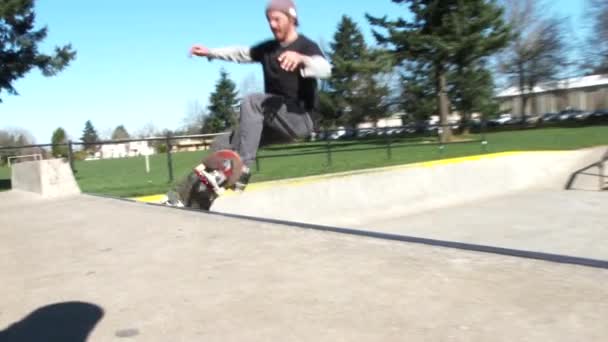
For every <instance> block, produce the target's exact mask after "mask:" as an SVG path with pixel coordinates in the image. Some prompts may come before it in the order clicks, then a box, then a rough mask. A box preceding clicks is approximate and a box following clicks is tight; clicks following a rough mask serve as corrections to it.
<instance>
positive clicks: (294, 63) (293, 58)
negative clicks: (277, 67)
mask: <svg viewBox="0 0 608 342" xmlns="http://www.w3.org/2000/svg"><path fill="white" fill-rule="evenodd" d="M304 58H305V57H304V55H301V54H299V53H297V52H295V51H285V52H283V53H282V54H281V55H280V56H279V63H280V64H281V68H283V70H285V71H294V70H296V69H297V68H299V67H300V66H301V65H302V64H303V63H304Z"/></svg>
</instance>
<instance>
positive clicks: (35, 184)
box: [11, 159, 80, 198]
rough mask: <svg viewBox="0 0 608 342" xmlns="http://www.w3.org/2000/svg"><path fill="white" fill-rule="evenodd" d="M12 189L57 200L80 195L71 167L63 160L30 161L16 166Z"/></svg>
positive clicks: (14, 166) (13, 170)
mask: <svg viewBox="0 0 608 342" xmlns="http://www.w3.org/2000/svg"><path fill="white" fill-rule="evenodd" d="M11 183H12V189H13V190H16V191H25V192H29V193H34V194H38V195H40V196H41V197H43V198H57V197H64V196H71V195H75V194H79V193H80V188H79V187H78V184H77V183H76V180H75V179H74V174H73V173H72V170H71V168H70V165H69V164H68V163H67V162H65V161H64V160H62V159H49V160H37V161H28V162H23V163H18V164H14V165H13V166H12V174H11Z"/></svg>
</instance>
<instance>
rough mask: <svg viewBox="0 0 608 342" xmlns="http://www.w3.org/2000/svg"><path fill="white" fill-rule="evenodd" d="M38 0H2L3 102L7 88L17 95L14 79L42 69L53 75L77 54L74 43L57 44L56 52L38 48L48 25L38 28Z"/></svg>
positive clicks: (0, 65) (0, 71)
mask: <svg viewBox="0 0 608 342" xmlns="http://www.w3.org/2000/svg"><path fill="white" fill-rule="evenodd" d="M35 18H36V15H35V13H34V0H3V1H0V102H2V99H1V95H2V92H3V91H6V92H8V93H9V94H12V95H16V94H17V90H16V89H15V88H14V87H13V82H14V81H15V80H17V79H19V78H22V77H23V76H25V75H26V74H27V73H28V72H29V71H30V70H32V69H33V68H38V69H39V70H40V71H41V72H42V74H43V75H44V76H53V75H55V74H57V73H58V72H60V71H61V70H63V69H64V68H65V67H66V66H67V65H68V64H69V63H70V61H72V60H73V59H74V58H75V57H76V52H75V51H74V50H72V47H71V45H66V46H63V47H56V48H55V52H54V54H52V55H46V54H43V53H40V52H39V51H38V45H39V44H40V43H42V41H43V40H44V39H45V38H46V35H47V28H46V27H43V28H41V29H35V28H34V23H35Z"/></svg>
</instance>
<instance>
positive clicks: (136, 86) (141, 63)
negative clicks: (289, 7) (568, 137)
mask: <svg viewBox="0 0 608 342" xmlns="http://www.w3.org/2000/svg"><path fill="white" fill-rule="evenodd" d="M266 2H267V0H232V1H209V0H176V1H159V0H126V1H125V0H86V1H83V0H38V1H37V3H36V12H37V24H38V26H42V25H47V26H48V28H49V35H48V37H47V39H46V41H45V43H44V44H43V46H42V50H43V51H49V52H50V51H51V49H52V47H53V46H56V45H63V44H65V43H71V44H72V45H73V46H74V48H75V49H76V50H77V51H78V56H77V59H76V60H75V61H74V62H73V63H72V64H71V66H70V67H69V68H68V69H66V70H65V71H64V72H62V73H61V74H59V75H58V76H55V77H52V78H44V77H42V76H41V75H40V73H39V72H38V71H33V72H31V73H30V74H28V75H27V76H26V77H25V78H23V79H20V80H18V81H17V82H15V84H14V86H15V88H17V90H18V91H19V93H20V95H19V96H9V95H6V94H4V95H3V101H4V102H3V103H1V104H0V128H11V127H21V128H25V129H27V130H28V131H29V132H31V133H32V134H33V135H34V137H35V138H36V141H37V142H38V143H47V142H50V138H51V134H52V132H53V130H54V129H55V128H57V127H59V126H61V127H63V128H65V129H66V130H67V132H68V135H69V136H70V137H71V138H72V139H74V140H78V139H79V138H80V136H81V135H82V130H83V128H84V123H85V121H86V120H91V121H92V122H93V124H94V126H95V127H96V129H97V131H98V132H99V133H100V134H101V135H102V136H104V135H108V134H111V131H112V130H113V129H114V128H115V127H116V126H118V125H121V124H123V125H125V126H126V128H127V130H128V131H129V132H136V131H137V130H139V129H141V128H142V127H143V126H145V125H146V124H149V123H152V124H153V125H154V126H156V127H157V128H159V129H162V128H169V129H176V128H179V127H180V126H181V125H182V124H183V122H184V118H185V117H186V116H187V114H188V111H189V110H188V108H189V107H191V104H192V103H193V102H198V103H200V104H201V105H203V106H206V104H207V99H208V97H209V93H210V92H212V91H213V88H214V84H215V82H216V80H217V78H218V75H219V70H220V68H222V67H224V68H225V69H226V70H227V71H228V72H229V73H230V76H231V78H232V80H234V81H235V83H236V84H237V86H238V85H240V84H241V83H242V82H243V80H244V79H246V78H252V75H254V77H255V78H256V79H257V80H258V82H260V83H261V81H262V76H261V72H260V67H259V66H257V65H237V64H229V63H225V62H220V61H214V62H207V61H206V60H204V59H196V58H189V57H188V49H189V48H190V46H191V45H192V44H193V43H202V44H204V45H207V46H209V47H220V46H228V45H245V46H249V45H251V44H253V43H255V42H258V41H260V40H263V39H266V38H269V37H271V34H270V31H269V30H268V26H267V24H266V21H265V16H264V7H265V4H266ZM548 4H550V7H551V9H552V10H553V11H555V12H556V13H558V14H559V15H561V16H568V19H567V20H568V23H569V26H570V27H571V28H572V29H573V30H574V31H575V32H578V35H579V36H580V35H582V34H581V30H582V25H583V24H581V23H583V22H584V20H583V5H584V0H557V1H552V2H548ZM297 5H298V12H299V16H300V18H301V25H300V32H302V33H303V34H305V35H307V36H308V37H309V38H311V39H313V40H315V41H320V40H324V41H326V42H329V41H331V38H332V36H333V34H334V32H335V29H336V26H337V23H338V21H339V19H340V17H341V16H342V15H343V14H346V15H349V16H351V17H352V18H354V19H355V20H356V21H357V22H358V23H359V24H360V27H361V28H362V30H363V31H364V33H365V35H366V37H367V38H368V43H372V39H371V34H370V32H371V31H370V28H369V26H368V25H367V22H366V21H365V19H364V14H365V13H366V12H368V13H370V14H372V15H379V16H380V15H385V14H388V15H389V17H395V16H397V15H405V14H406V7H405V6H397V5H395V4H393V3H392V2H390V1H389V0H374V1H370V0H351V1H348V2H343V1H336V0H299V1H297Z"/></svg>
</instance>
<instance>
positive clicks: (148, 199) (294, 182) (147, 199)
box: [131, 151, 565, 203]
mask: <svg viewBox="0 0 608 342" xmlns="http://www.w3.org/2000/svg"><path fill="white" fill-rule="evenodd" d="M564 152H565V151H510V152H498V153H489V154H478V155H473V156H467V157H458V158H448V159H441V160H433V161H427V162H419V163H412V164H403V165H395V166H385V167H380V168H372V169H363V170H354V171H346V172H338V173H331V174H324V175H316V176H307V177H300V178H290V179H281V180H275V181H267V182H259V183H251V184H249V185H248V186H247V190H246V191H247V192H252V191H260V190H264V189H268V188H271V187H273V186H276V185H289V186H301V185H305V184H310V183H314V182H318V181H322V180H326V179H332V178H339V177H347V176H352V175H360V174H366V173H375V172H387V171H395V170H403V169H409V168H416V167H424V168H431V167H436V166H443V165H450V164H459V163H465V162H471V161H479V160H486V159H496V158H503V157H510V156H516V155H523V154H540V153H543V154H545V153H564ZM234 195H237V193H236V192H234V191H227V192H226V193H224V195H222V196H234ZM164 198H165V195H152V196H142V197H135V198H131V199H132V200H135V201H138V202H144V203H159V202H161V201H162V200H163V199H164Z"/></svg>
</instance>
